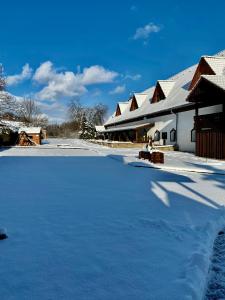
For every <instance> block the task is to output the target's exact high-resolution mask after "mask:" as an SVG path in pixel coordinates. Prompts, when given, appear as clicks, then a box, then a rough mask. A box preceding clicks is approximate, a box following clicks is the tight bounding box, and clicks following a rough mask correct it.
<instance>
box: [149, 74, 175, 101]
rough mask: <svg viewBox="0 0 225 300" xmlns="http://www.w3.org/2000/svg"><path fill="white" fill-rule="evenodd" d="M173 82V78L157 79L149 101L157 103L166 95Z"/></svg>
mask: <svg viewBox="0 0 225 300" xmlns="http://www.w3.org/2000/svg"><path fill="white" fill-rule="evenodd" d="M174 84H175V81H174V80H158V81H157V84H156V87H155V91H154V94H153V97H152V101H151V103H157V102H159V101H161V100H164V99H166V98H167V97H168V95H169V94H170V92H171V90H172V89H173V87H174Z"/></svg>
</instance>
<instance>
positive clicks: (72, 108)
mask: <svg viewBox="0 0 225 300" xmlns="http://www.w3.org/2000/svg"><path fill="white" fill-rule="evenodd" d="M6 85H7V82H6V78H5V77H4V74H3V68H2V66H0V121H1V120H10V121H20V122H23V123H24V124H25V125H26V126H38V127H43V128H45V129H47V132H48V136H50V137H71V138H73V137H76V138H78V137H80V138H83V139H90V138H93V137H94V135H95V126H96V125H102V124H103V123H104V120H105V117H106V115H107V111H108V108H107V106H106V105H104V104H102V103H99V104H96V105H94V106H92V107H90V106H84V105H82V104H81V102H80V101H79V99H77V98H75V99H72V100H71V101H70V102H69V104H68V108H67V117H66V120H65V122H63V123H61V124H57V123H54V124H52V123H49V120H48V118H47V117H46V116H45V115H44V114H43V113H42V111H41V109H40V107H39V105H38V104H37V103H36V101H35V100H33V99H31V98H23V99H21V100H19V101H18V99H17V98H16V97H14V96H12V95H11V94H9V93H8V92H7V91H6Z"/></svg>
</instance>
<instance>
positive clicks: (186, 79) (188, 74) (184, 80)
mask: <svg viewBox="0 0 225 300" xmlns="http://www.w3.org/2000/svg"><path fill="white" fill-rule="evenodd" d="M195 69H196V65H194V66H192V67H190V68H188V69H186V70H184V71H182V72H180V73H179V74H176V75H175V76H173V77H171V78H169V79H168V80H173V81H174V83H173V88H172V89H171V91H170V93H169V94H168V96H167V98H166V99H164V100H163V101H159V102H157V103H152V104H151V99H152V96H153V94H154V90H155V86H152V87H151V88H149V89H147V90H145V91H144V93H146V94H147V97H146V99H145V101H144V102H143V104H142V106H141V107H140V108H138V109H136V110H133V111H130V110H129V109H126V111H124V113H123V114H122V115H121V116H118V117H116V118H109V120H108V121H107V122H106V123H105V125H112V124H115V123H118V122H122V121H126V120H131V119H134V118H138V117H144V116H146V115H149V114H153V113H158V112H160V111H165V110H168V109H173V108H175V107H179V106H183V105H190V104H188V103H187V102H186V98H187V95H188V86H189V84H190V82H191V80H192V77H193V75H194V72H195Z"/></svg>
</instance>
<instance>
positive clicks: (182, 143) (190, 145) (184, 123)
mask: <svg viewBox="0 0 225 300" xmlns="http://www.w3.org/2000/svg"><path fill="white" fill-rule="evenodd" d="M194 116H195V111H194V110H190V111H185V112H181V113H179V114H178V123H177V144H178V147H179V150H180V151H187V152H195V143H194V142H191V130H192V129H193V128H194Z"/></svg>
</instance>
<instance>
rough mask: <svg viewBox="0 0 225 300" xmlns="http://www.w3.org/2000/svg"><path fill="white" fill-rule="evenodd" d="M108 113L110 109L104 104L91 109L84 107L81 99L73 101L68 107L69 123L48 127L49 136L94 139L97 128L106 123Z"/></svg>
mask: <svg viewBox="0 0 225 300" xmlns="http://www.w3.org/2000/svg"><path fill="white" fill-rule="evenodd" d="M107 112H108V107H107V106H106V105H104V104H102V103H99V104H96V105H94V106H92V107H89V106H83V105H82V104H81V103H80V101H79V99H72V100H71V101H70V103H69V105H68V110H67V121H65V122H63V123H62V124H50V125H48V127H47V131H48V135H49V136H51V137H70V138H82V139H91V138H94V136H95V126H96V125H102V124H103V123H104V121H105V117H106V115H107Z"/></svg>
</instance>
